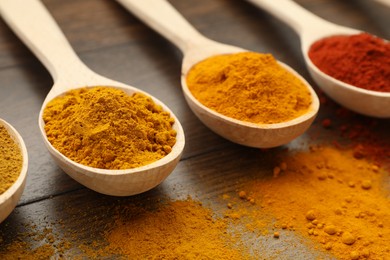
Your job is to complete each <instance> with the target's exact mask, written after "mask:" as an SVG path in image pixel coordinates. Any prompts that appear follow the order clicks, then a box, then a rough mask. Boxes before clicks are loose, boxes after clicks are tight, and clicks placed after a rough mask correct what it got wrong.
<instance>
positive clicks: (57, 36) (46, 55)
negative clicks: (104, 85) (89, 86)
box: [0, 0, 89, 82]
mask: <svg viewBox="0 0 390 260" xmlns="http://www.w3.org/2000/svg"><path fill="white" fill-rule="evenodd" d="M0 14H1V16H2V17H3V19H4V20H5V22H6V23H7V24H8V25H9V26H10V27H11V28H12V29H13V31H14V32H15V33H16V34H17V35H18V36H19V38H20V39H21V40H22V41H23V42H24V43H25V44H26V45H27V46H28V47H29V48H30V50H31V51H32V52H33V53H34V54H35V55H36V56H37V58H39V60H40V61H41V62H42V63H43V64H44V65H45V67H46V68H47V69H48V70H49V72H50V74H51V75H52V77H53V78H54V81H55V82H57V81H58V80H60V78H68V79H69V78H74V77H77V76H76V75H79V74H80V71H85V72H87V73H84V74H88V71H89V69H88V68H87V67H86V66H85V65H84V64H83V63H82V62H81V60H80V59H79V58H78V57H77V55H76V53H75V52H74V50H73V49H72V47H71V46H70V44H69V42H68V41H67V40H66V38H65V36H64V34H63V33H62V32H61V30H60V28H59V27H58V25H57V24H56V22H55V21H54V19H53V17H52V16H51V15H50V14H49V12H48V10H47V9H46V8H45V6H44V5H43V4H42V3H41V2H40V1H38V0H1V1H0Z"/></svg>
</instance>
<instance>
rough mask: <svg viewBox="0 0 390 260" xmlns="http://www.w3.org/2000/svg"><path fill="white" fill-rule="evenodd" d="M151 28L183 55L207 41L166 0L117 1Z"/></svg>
mask: <svg viewBox="0 0 390 260" xmlns="http://www.w3.org/2000/svg"><path fill="white" fill-rule="evenodd" d="M117 1H118V2H119V3H121V4H122V5H123V6H124V7H125V8H126V9H128V10H129V11H130V12H132V13H133V14H134V15H136V16H137V17H138V18H139V19H141V20H142V21H144V22H145V23H146V24H147V25H149V26H150V27H151V28H153V29H154V30H156V31H157V32H158V33H160V34H161V35H163V36H164V37H165V38H167V39H168V40H169V41H171V42H172V43H174V44H175V45H176V46H177V47H178V48H179V49H180V50H181V51H182V52H183V53H186V52H187V51H188V50H189V49H190V48H191V47H192V46H194V45H196V44H199V43H204V42H205V41H207V39H206V38H205V37H203V36H202V35H201V34H200V33H199V32H198V31H197V30H196V29H195V28H194V27H193V26H192V25H191V24H190V23H188V22H187V20H186V19H185V18H184V17H183V16H182V15H181V14H179V12H178V11H177V10H176V9H174V8H173V7H172V6H171V5H170V4H169V3H168V1H166V0H142V1H140V0H117Z"/></svg>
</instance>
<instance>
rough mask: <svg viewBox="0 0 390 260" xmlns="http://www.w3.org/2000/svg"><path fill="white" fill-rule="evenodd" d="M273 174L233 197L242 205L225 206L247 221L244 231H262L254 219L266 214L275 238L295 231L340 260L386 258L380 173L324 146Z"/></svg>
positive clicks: (388, 208)
mask: <svg viewBox="0 0 390 260" xmlns="http://www.w3.org/2000/svg"><path fill="white" fill-rule="evenodd" d="M273 175H274V177H273V178H272V177H271V178H269V179H267V180H260V181H257V182H255V183H249V184H248V185H246V186H245V187H244V189H243V190H242V191H241V192H240V193H239V194H238V197H239V198H241V199H244V201H247V202H246V203H243V204H242V203H241V204H240V203H239V204H237V205H236V204H234V206H233V207H232V206H230V207H232V209H230V210H228V213H227V217H230V218H233V219H234V218H235V219H244V217H243V216H246V217H248V216H249V219H251V221H250V223H249V224H247V227H248V228H249V229H250V230H256V229H259V230H262V229H264V221H259V219H261V220H263V219H265V217H264V216H265V215H268V216H270V217H272V218H273V219H274V221H276V223H275V228H274V230H275V233H274V234H273V236H274V237H275V238H278V239H283V236H284V235H285V236H288V235H289V234H287V233H288V232H296V233H298V234H300V235H301V237H302V238H307V239H308V241H310V240H312V241H314V247H315V248H318V249H320V250H321V249H322V250H323V251H327V252H329V253H331V254H333V255H334V256H336V257H338V258H340V259H390V247H389V245H390V199H389V195H390V194H389V190H388V189H386V187H384V186H383V185H384V184H385V183H386V181H385V180H388V179H389V176H388V173H386V172H385V171H384V170H382V169H381V168H379V167H378V166H377V165H375V164H372V163H370V162H369V161H367V160H362V159H356V158H355V157H354V155H353V151H352V150H346V151H342V150H339V149H336V148H334V147H327V146H323V147H317V148H313V149H312V150H311V151H310V152H300V153H297V154H295V155H293V156H289V157H287V158H285V159H284V160H283V162H282V163H281V164H280V165H278V166H276V167H275V169H274V171H273ZM229 203H230V205H232V204H231V202H230V201H229ZM306 242H307V241H306Z"/></svg>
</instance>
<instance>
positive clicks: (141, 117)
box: [43, 87, 176, 169]
mask: <svg viewBox="0 0 390 260" xmlns="http://www.w3.org/2000/svg"><path fill="white" fill-rule="evenodd" d="M43 120H44V122H45V131H46V135H47V138H48V140H49V141H50V143H51V144H52V145H53V146H54V147H55V148H56V149H57V150H58V151H59V152H61V153H62V154H64V155H65V156H67V157H68V158H70V159H71V160H74V161H75V162H78V163H81V164H84V165H87V166H91V167H95V168H102V169H130V168H135V167H139V166H143V165H146V164H149V163H152V162H154V161H156V160H158V159H161V158H162V157H164V156H165V155H167V154H169V153H170V152H171V150H172V146H173V145H174V144H175V142H176V131H175V130H173V129H172V125H173V123H174V119H173V118H172V117H170V115H169V113H168V112H165V111H163V110H162V108H161V107H160V106H158V105H156V104H155V103H154V102H153V100H152V99H151V98H149V97H147V96H145V95H143V94H141V93H135V94H133V95H132V96H130V95H128V94H126V93H125V92H124V91H122V90H119V89H115V88H110V87H94V88H83V89H76V90H72V91H69V92H67V93H66V94H65V95H63V96H60V97H57V98H55V99H53V100H52V101H50V102H49V103H48V104H47V106H46V108H45V110H44V112H43Z"/></svg>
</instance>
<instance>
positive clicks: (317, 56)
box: [309, 33, 390, 92]
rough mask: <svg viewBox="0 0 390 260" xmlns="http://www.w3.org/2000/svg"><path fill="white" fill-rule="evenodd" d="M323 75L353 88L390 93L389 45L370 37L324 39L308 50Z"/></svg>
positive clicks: (359, 35)
mask: <svg viewBox="0 0 390 260" xmlns="http://www.w3.org/2000/svg"><path fill="white" fill-rule="evenodd" d="M309 57H310V59H311V61H312V62H313V63H314V64H315V65H316V66H317V67H318V68H319V69H320V70H321V71H322V72H324V73H326V74H328V75H329V76H332V77H334V78H336V79H338V80H340V81H343V82H345V83H348V84H351V85H353V86H356V87H359V88H363V89H368V90H374V91H380V92H390V43H389V42H387V41H385V40H383V39H381V38H378V37H375V36H373V35H371V34H368V33H361V34H356V35H348V36H346V35H340V36H332V37H328V38H324V39H321V40H319V41H317V42H315V43H314V44H313V45H312V46H311V47H310V49H309Z"/></svg>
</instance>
